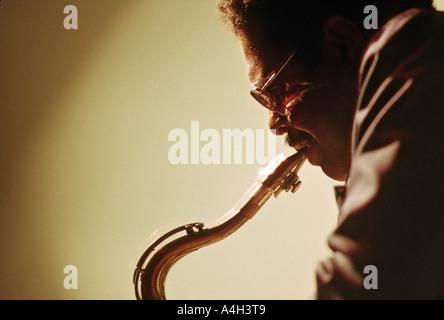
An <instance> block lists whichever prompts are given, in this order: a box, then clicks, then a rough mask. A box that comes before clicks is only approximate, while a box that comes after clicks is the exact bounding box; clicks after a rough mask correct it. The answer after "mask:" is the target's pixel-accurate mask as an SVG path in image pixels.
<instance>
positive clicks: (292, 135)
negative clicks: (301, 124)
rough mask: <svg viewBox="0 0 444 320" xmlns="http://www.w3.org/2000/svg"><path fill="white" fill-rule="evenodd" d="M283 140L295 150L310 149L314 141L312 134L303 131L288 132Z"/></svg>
mask: <svg viewBox="0 0 444 320" xmlns="http://www.w3.org/2000/svg"><path fill="white" fill-rule="evenodd" d="M285 140H286V142H287V144H288V145H289V146H290V147H292V148H294V149H295V150H296V151H300V150H302V149H310V147H311V146H312V144H313V142H314V138H313V136H311V135H310V134H309V133H307V132H305V131H297V132H289V133H288V134H287V137H286V139H285Z"/></svg>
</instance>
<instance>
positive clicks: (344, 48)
mask: <svg viewBox="0 0 444 320" xmlns="http://www.w3.org/2000/svg"><path fill="white" fill-rule="evenodd" d="M324 40H325V41H326V43H327V45H328V46H329V48H330V50H335V51H336V54H337V55H339V57H340V58H341V60H342V61H343V62H344V65H348V66H352V65H356V64H358V65H359V62H360V59H361V55H362V52H363V50H364V47H365V41H364V36H363V34H362V32H361V31H360V30H359V28H358V27H357V26H356V24H355V23H353V22H352V21H350V20H349V19H347V18H345V17H341V16H332V17H330V18H328V19H327V20H326V21H325V23H324Z"/></svg>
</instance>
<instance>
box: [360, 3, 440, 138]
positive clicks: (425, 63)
mask: <svg viewBox="0 0 444 320" xmlns="http://www.w3.org/2000/svg"><path fill="white" fill-rule="evenodd" d="M443 35H444V15H443V13H442V12H437V11H432V10H420V9H412V10H409V11H406V12H403V13H401V14H400V15H398V16H396V17H395V18H393V19H391V20H390V21H389V22H388V23H387V24H386V25H384V27H382V28H381V29H380V30H379V32H378V33H377V34H376V35H375V36H374V37H373V39H372V40H371V41H370V43H369V45H368V47H367V49H366V51H365V53H364V55H363V58H362V63H361V67H360V73H359V99H358V103H357V113H356V119H355V131H354V137H353V138H354V147H356V146H357V145H358V143H361V144H362V142H363V141H362V139H363V137H364V135H365V134H367V136H368V137H369V136H371V134H372V131H371V130H374V129H375V127H376V126H377V125H379V123H377V122H378V121H383V120H387V121H399V122H405V120H406V119H405V118H403V117H405V116H408V115H410V116H413V115H414V114H415V112H414V111H415V110H414V109H415V108H416V109H418V106H419V105H420V104H421V103H418V102H419V101H421V100H423V99H424V98H426V97H425V96H424V95H425V94H426V91H427V92H430V90H434V89H433V88H435V89H436V90H437V92H438V91H442V90H441V89H440V88H438V87H439V86H440V84H439V83H442V79H443V76H442V70H443V67H444V64H443V61H442V60H443V57H444V41H443V40H444V36H443ZM441 95H442V94H441ZM431 102H432V103H431V104H432V105H433V104H436V103H442V99H439V98H438V97H435V99H433V100H432V101H431ZM430 108H432V106H430ZM390 113H391V114H396V116H395V117H394V116H388V114H390Z"/></svg>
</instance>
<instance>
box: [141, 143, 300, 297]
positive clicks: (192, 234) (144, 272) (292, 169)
mask: <svg viewBox="0 0 444 320" xmlns="http://www.w3.org/2000/svg"><path fill="white" fill-rule="evenodd" d="M305 160H306V156H305V150H301V151H299V152H297V153H295V154H293V155H292V156H289V157H285V156H284V155H283V154H281V155H279V156H277V157H276V158H275V159H274V160H273V161H272V162H270V164H269V165H268V166H267V167H266V168H265V169H264V170H263V171H262V172H261V173H260V174H259V176H258V177H257V179H256V182H255V183H254V184H253V185H252V186H251V187H250V188H249V189H248V190H247V192H246V193H245V194H244V195H243V197H242V198H241V199H240V200H239V201H238V202H237V203H236V204H235V205H234V207H233V208H232V209H231V210H230V211H228V212H227V213H226V214H225V215H224V216H223V217H222V218H221V219H224V218H225V220H224V221H223V222H221V223H220V224H218V225H216V226H214V227H211V228H204V224H203V223H200V222H199V223H190V224H186V225H184V226H181V227H178V228H175V229H173V230H171V231H170V232H168V233H166V234H164V235H163V236H161V237H159V238H158V239H157V240H155V241H154V242H153V243H152V244H151V245H150V246H149V247H148V248H147V249H146V250H145V252H144V253H143V254H142V256H141V257H140V259H139V262H138V263H137V266H136V268H135V271H134V274H133V284H134V289H135V294H136V298H137V300H165V299H166V296H165V280H166V277H167V274H168V272H169V270H170V269H171V267H172V266H173V265H174V264H175V263H176V262H177V261H178V260H179V259H181V258H182V257H184V256H185V255H187V254H189V253H191V252H193V251H195V250H198V249H200V248H202V247H205V246H208V245H211V244H213V243H215V242H218V241H220V240H223V239H224V238H226V237H228V236H229V235H231V234H232V233H234V232H235V231H236V230H238V229H239V228H240V227H241V226H242V225H243V224H244V223H245V222H247V221H248V220H249V219H251V218H253V216H254V215H255V214H256V213H257V212H258V211H259V209H261V207H262V206H263V205H264V203H265V202H266V201H267V200H268V199H269V198H270V197H271V196H272V195H274V196H275V197H277V196H278V195H279V194H280V193H281V192H282V191H283V190H285V191H287V192H288V191H291V192H293V193H294V192H296V190H297V189H298V188H299V186H300V185H301V181H300V180H299V176H298V172H299V170H300V168H301V167H302V165H303V164H304V162H305ZM219 220H220V219H219ZM162 244H163V245H162ZM156 250H157V251H156ZM155 251H156V252H155ZM154 252H155V253H154Z"/></svg>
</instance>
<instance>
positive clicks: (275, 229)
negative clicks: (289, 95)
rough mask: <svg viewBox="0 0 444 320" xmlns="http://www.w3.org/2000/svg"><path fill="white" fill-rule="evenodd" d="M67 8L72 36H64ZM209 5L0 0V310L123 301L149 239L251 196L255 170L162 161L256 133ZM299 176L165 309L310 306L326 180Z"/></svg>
mask: <svg viewBox="0 0 444 320" xmlns="http://www.w3.org/2000/svg"><path fill="white" fill-rule="evenodd" d="M69 4H72V5H76V6H77V8H78V10H79V29H78V30H69V31H68V30H65V29H64V28H63V19H64V17H65V15H64V14H63V8H64V7H65V5H69ZM215 4H216V1H215V0H211V1H207V0H205V1H203V0H181V1H177V0H174V1H172V0H168V1H164V0H148V1H147V0H145V1H142V0H131V1H117V0H106V1H105V0H95V1H85V0H69V1H67V0H3V1H1V2H0V45H1V50H0V68H1V72H0V237H1V239H0V250H1V259H0V272H1V277H0V298H1V299H133V298H134V295H133V287H132V283H131V280H132V272H133V268H134V266H135V263H136V262H137V260H138V258H139V256H140V255H141V253H142V252H143V251H144V249H145V247H146V246H147V245H148V244H149V242H150V240H152V238H150V235H151V234H152V233H153V232H154V231H155V230H158V229H160V230H159V233H162V232H165V231H168V230H169V229H170V228H173V227H176V226H178V225H180V224H185V223H188V222H197V221H202V222H205V223H206V224H207V225H208V226H210V225H211V222H212V221H214V220H216V219H217V218H219V216H221V215H222V214H224V213H225V212H226V211H227V210H228V209H230V208H231V206H232V205H233V204H234V203H235V202H236V201H237V200H238V198H240V196H241V195H242V194H243V193H244V191H245V190H246V189H247V187H249V185H250V184H251V183H252V182H253V180H254V179H255V177H256V173H257V169H258V168H257V166H255V165H208V166H205V165H178V166H173V165H171V164H170V163H169V161H168V150H169V148H170V147H171V146H172V144H173V143H172V142H169V141H168V133H169V132H170V131H171V130H172V129H175V128H183V129H185V130H187V131H188V132H189V130H190V129H189V128H190V123H191V121H193V120H198V121H199V122H200V126H201V130H203V129H205V128H214V129H217V130H220V132H222V130H223V129H231V128H233V129H234V128H240V129H246V128H252V129H266V113H265V112H264V111H263V110H261V109H260V108H259V107H258V106H257V105H256V103H255V102H254V101H253V100H252V99H251V98H250V97H249V95H248V90H249V83H248V81H247V77H246V74H245V63H244V61H243V57H242V54H241V51H240V48H239V46H238V43H237V42H236V40H235V39H233V37H232V36H231V34H230V33H229V32H228V31H227V29H226V28H225V27H224V26H223V25H222V24H221V23H220V22H219V20H218V18H217V15H216V9H215ZM438 4H439V5H443V1H438ZM278 146H279V148H280V150H281V149H282V150H284V149H283V141H282V140H278ZM301 177H302V178H303V181H304V184H303V188H301V190H300V191H299V192H298V193H297V194H295V195H288V194H285V195H282V196H281V197H280V198H279V199H278V200H276V201H272V202H269V203H268V204H267V206H266V208H265V209H264V210H263V211H261V212H260V213H259V214H258V216H257V217H256V218H255V219H254V220H252V221H251V222H250V223H249V224H248V225H247V226H245V227H244V228H243V229H241V230H240V231H239V232H238V233H237V234H235V235H233V236H232V237H230V238H229V239H227V240H226V241H224V242H222V243H219V244H218V245H215V246H212V247H209V248H206V249H202V250H200V251H198V252H196V253H193V254H192V255H190V256H188V257H186V258H184V259H183V260H181V261H180V262H179V263H178V264H177V266H175V267H174V268H173V269H172V271H171V272H170V275H169V277H168V281H167V296H168V297H169V298H172V299H200V298H203V299H213V298H214V299H303V298H307V297H309V295H310V294H311V293H312V291H313V289H314V282H313V274H314V273H313V270H314V267H315V264H316V262H317V261H318V260H319V259H321V258H322V257H324V256H326V255H327V254H328V250H327V248H326V246H325V238H326V236H327V235H328V234H329V232H331V231H332V230H333V228H334V225H335V222H336V207H335V202H334V199H333V192H332V189H331V187H332V186H333V182H332V181H331V180H329V179H327V178H325V177H324V176H323V175H322V173H321V172H320V171H319V170H318V169H317V168H312V167H310V166H306V167H304V168H303V170H302V172H301ZM66 265H75V266H76V267H77V268H78V276H79V278H78V280H79V282H78V289H77V290H66V289H65V288H64V286H63V280H64V278H65V276H66V275H65V274H64V273H63V269H64V267H65V266H66Z"/></svg>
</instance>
